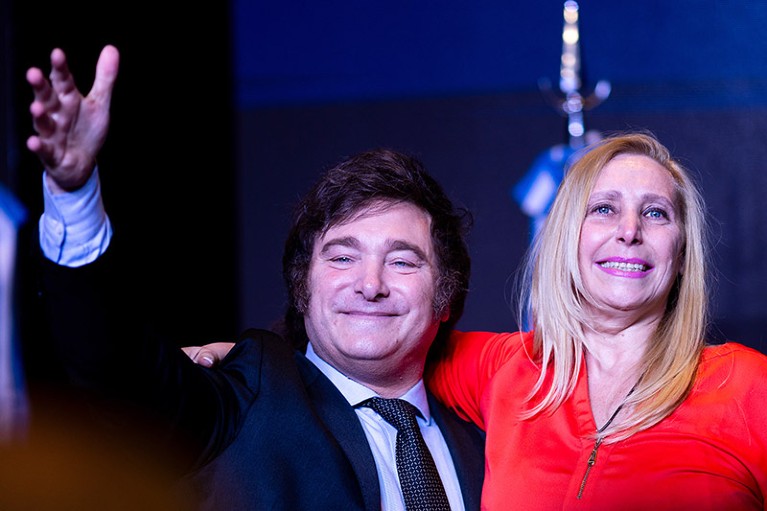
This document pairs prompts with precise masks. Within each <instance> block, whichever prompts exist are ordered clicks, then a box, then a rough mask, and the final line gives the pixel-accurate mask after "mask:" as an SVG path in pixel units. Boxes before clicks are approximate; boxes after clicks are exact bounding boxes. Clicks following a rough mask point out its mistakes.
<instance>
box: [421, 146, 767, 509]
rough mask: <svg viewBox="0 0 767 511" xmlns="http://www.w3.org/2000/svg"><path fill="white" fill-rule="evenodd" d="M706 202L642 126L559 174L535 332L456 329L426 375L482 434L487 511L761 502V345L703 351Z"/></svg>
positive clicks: (765, 403) (538, 267)
mask: <svg viewBox="0 0 767 511" xmlns="http://www.w3.org/2000/svg"><path fill="white" fill-rule="evenodd" d="M705 232H706V231H705V222H704V209H703V203H702V200H701V197H700V195H699V193H698V192H697V190H696V187H695V185H694V184H693V182H692V181H691V179H690V177H689V175H688V174H687V172H686V171H685V170H684V169H683V168H682V167H681V166H680V165H679V164H678V163H677V162H676V161H674V160H673V159H672V158H671V157H670V155H669V153H668V151H667V150H666V148H665V147H663V146H662V145H661V144H660V143H659V142H658V141H657V140H655V139H654V138H653V137H651V136H648V135H646V134H628V135H622V136H616V137H612V138H609V139H606V140H604V141H602V142H600V143H599V144H597V145H596V146H595V147H593V148H590V149H589V150H588V151H587V152H586V153H585V154H584V155H583V156H582V157H581V158H580V159H579V160H578V161H577V162H576V163H575V164H574V165H573V166H572V168H571V169H570V170H569V171H568V173H567V176H566V178H565V180H564V182H563V183H562V186H561V187H560V190H559V193H558V195H557V198H556V200H555V202H554V204H553V206H552V210H551V212H550V214H549V217H548V220H547V223H546V226H545V227H544V229H543V231H542V232H541V235H540V237H539V238H538V239H537V240H536V242H535V244H534V247H533V249H532V251H531V255H530V260H529V265H528V268H529V271H528V275H529V277H530V278H529V280H528V282H529V283H530V286H529V287H528V288H529V290H530V292H529V296H528V297H527V300H526V304H527V306H528V308H529V312H530V313H531V317H532V319H533V325H534V330H533V331H532V332H529V333H515V334H491V333H481V332H474V333H455V334H454V335H453V337H452V341H451V344H450V349H449V351H448V353H447V354H446V356H445V358H444V359H443V360H442V361H441V362H440V363H438V364H436V365H434V366H433V367H432V372H431V376H430V380H429V381H430V386H431V388H432V390H433V391H434V392H435V394H436V395H437V396H438V397H439V398H440V399H441V400H443V401H444V402H445V403H447V404H448V405H449V406H451V407H452V408H454V409H455V410H456V411H458V412H459V414H460V415H462V416H464V417H465V418H468V419H470V420H472V421H473V422H475V423H476V424H478V425H479V426H480V427H482V428H483V429H484V430H485V431H486V433H487V448H486V475H485V486H484V490H483V495H482V502H483V508H486V509H518V510H519V509H590V510H594V509H605V510H607V509H609V510H615V509H621V510H632V509H636V510H648V509H650V510H654V511H657V510H660V509H696V510H701V509H719V510H721V509H738V510H743V509H765V493H767V357H765V356H764V355H763V354H761V353H759V352H756V351H754V350H751V349H749V348H746V347H744V346H742V345H739V344H735V343H728V344H724V345H720V346H706V343H705V339H704V333H705V328H706V317H707V316H706V309H707V298H706V297H707V292H706V240H705Z"/></svg>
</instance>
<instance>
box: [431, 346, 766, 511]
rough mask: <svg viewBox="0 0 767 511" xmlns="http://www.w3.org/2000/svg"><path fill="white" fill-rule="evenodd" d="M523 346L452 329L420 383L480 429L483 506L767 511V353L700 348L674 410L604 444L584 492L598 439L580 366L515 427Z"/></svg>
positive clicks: (523, 381) (523, 385)
mask: <svg viewBox="0 0 767 511" xmlns="http://www.w3.org/2000/svg"><path fill="white" fill-rule="evenodd" d="M532 337H533V336H532V334H530V333H527V334H520V333H516V334H493V333H487V332H472V333H460V332H457V333H455V334H454V335H453V336H452V338H451V343H450V348H449V350H448V355H447V358H446V360H445V361H444V362H440V363H439V364H438V365H437V366H436V367H435V368H434V371H433V374H432V375H431V376H430V378H429V385H430V388H431V390H432V391H433V392H434V393H435V394H436V395H437V397H439V398H440V399H441V400H442V401H443V402H445V403H446V404H447V405H449V406H451V407H453V408H454V409H455V410H456V411H457V412H458V413H459V414H460V415H461V416H463V417H465V418H467V419H469V420H471V421H473V422H475V423H476V424H477V425H479V426H480V427H481V428H483V429H484V430H485V431H486V432H487V448H486V449H487V451H486V454H485V485H484V489H483V492H482V507H483V509H499V510H507V509H514V510H527V509H535V510H554V509H563V510H564V509H588V510H611V511H613V510H642V511H646V510H651V511H661V510H667V509H668V510H671V509H673V510H687V509H695V510H696V511H700V510H707V509H710V510H749V509H759V510H765V509H767V507H765V496H766V495H767V357H766V356H765V355H763V354H761V353H759V352H758V351H755V350H752V349H750V348H747V347H745V346H742V345H740V344H735V343H728V344H724V345H721V346H711V347H708V348H706V349H705V350H704V353H703V357H702V360H701V364H700V368H699V370H698V374H697V377H696V379H695V384H694V387H693V389H692V391H691V393H690V395H689V396H688V397H687V399H685V401H684V402H683V403H682V404H681V405H680V406H679V408H677V409H676V410H675V411H674V413H672V414H671V415H670V416H669V417H667V418H665V419H664V420H663V421H661V422H660V423H659V424H657V425H655V426H653V427H652V428H650V429H648V430H645V431H641V432H639V433H636V434H634V435H633V436H631V437H630V438H628V439H626V440H623V441H620V442H617V443H615V444H602V445H601V446H600V447H599V450H598V453H597V459H596V463H595V464H594V465H593V466H592V468H591V469H590V471H589V474H588V478H587V480H586V482H585V484H584V483H583V481H584V476H585V474H586V469H587V466H588V460H589V456H590V455H591V453H592V450H593V449H594V443H595V438H594V434H595V431H596V425H595V424H594V419H593V417H592V415H591V406H590V403H589V395H588V385H587V380H586V369H585V364H584V366H583V369H582V371H581V375H580V377H579V379H578V383H577V387H576V389H575V391H574V393H573V395H572V396H571V397H570V398H569V399H568V400H567V401H566V402H565V403H564V404H563V405H562V406H561V407H559V409H557V410H556V411H555V412H554V413H553V414H551V415H547V416H542V417H538V418H536V419H533V420H527V421H522V420H520V419H518V415H519V412H520V410H522V409H524V406H525V397H526V395H527V393H528V392H529V391H530V389H531V388H532V386H533V384H534V383H535V381H536V379H537V377H538V374H539V373H538V367H537V366H536V365H535V364H534V363H533V362H531V361H530V359H529V357H528V353H530V352H531V347H532ZM523 344H524V347H525V348H526V349H523ZM581 485H583V491H582V495H581V498H580V499H579V498H578V492H579V490H580V488H581Z"/></svg>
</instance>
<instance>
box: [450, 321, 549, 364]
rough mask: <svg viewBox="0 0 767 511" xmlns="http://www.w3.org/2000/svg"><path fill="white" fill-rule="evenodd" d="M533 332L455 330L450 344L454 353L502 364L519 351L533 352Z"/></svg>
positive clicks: (527, 353)
mask: <svg viewBox="0 0 767 511" xmlns="http://www.w3.org/2000/svg"><path fill="white" fill-rule="evenodd" d="M533 337H534V336H533V332H484V331H474V332H462V331H458V330H456V331H454V332H453V333H452V334H451V336H450V346H451V350H453V352H454V354H458V353H461V354H462V355H463V356H464V357H474V358H476V359H477V360H483V361H484V363H491V364H492V365H496V366H497V365H500V364H504V363H505V362H507V361H508V360H509V359H511V358H513V357H514V356H515V355H517V354H519V353H524V354H526V355H525V356H526V357H527V358H529V354H530V353H532V348H533Z"/></svg>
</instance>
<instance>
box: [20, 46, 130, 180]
mask: <svg viewBox="0 0 767 511" xmlns="http://www.w3.org/2000/svg"><path fill="white" fill-rule="evenodd" d="M119 65H120V54H119V53H118V51H117V48H115V47H114V46H106V47H104V49H103V50H102V51H101V55H100V56H99V60H98V63H97V64H96V77H95V80H94V81H93V87H92V88H91V90H90V92H89V93H88V95H87V96H85V97H84V96H83V95H82V94H81V93H80V91H79V90H78V89H77V86H76V85H75V81H74V77H73V76H72V74H71V73H70V72H69V67H68V66H67V58H66V55H64V52H63V51H62V50H60V49H58V48H57V49H55V50H53V52H51V74H50V81H48V80H46V78H45V76H44V75H43V72H42V71H41V70H40V69H38V68H34V67H33V68H30V69H29V70H28V71H27V81H28V82H29V84H30V85H31V86H32V90H33V92H34V96H35V97H34V100H33V101H32V105H31V106H30V108H29V110H30V112H31V114H32V124H33V126H34V129H35V131H36V132H37V134H36V135H32V136H31V137H29V139H28V140H27V147H28V148H29V150H30V151H32V152H33V153H35V154H37V156H38V157H39V158H40V161H42V163H43V165H44V166H45V168H46V170H47V171H48V173H47V175H48V186H49V187H50V188H51V190H52V191H53V192H54V193H58V192H62V191H72V190H76V189H77V188H79V187H81V186H82V185H83V184H84V183H85V182H86V181H87V180H88V178H89V177H90V175H91V173H92V172H93V169H94V167H95V164H96V155H97V154H98V152H99V150H100V149H101V147H102V146H103V145H104V140H105V139H106V136H107V131H108V129H109V104H110V102H111V99H112V89H113V88H114V84H115V80H116V79H117V71H118V68H119Z"/></svg>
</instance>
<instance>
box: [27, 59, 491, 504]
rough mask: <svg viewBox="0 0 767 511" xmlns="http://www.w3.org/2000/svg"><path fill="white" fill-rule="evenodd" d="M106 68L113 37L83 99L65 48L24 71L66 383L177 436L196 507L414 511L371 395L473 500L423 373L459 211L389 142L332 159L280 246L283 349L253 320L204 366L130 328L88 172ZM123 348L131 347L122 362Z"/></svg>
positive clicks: (474, 491)
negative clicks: (410, 427) (414, 433)
mask: <svg viewBox="0 0 767 511" xmlns="http://www.w3.org/2000/svg"><path fill="white" fill-rule="evenodd" d="M118 62H119V56H118V53H117V50H116V49H115V48H113V47H106V48H105V49H104V50H103V51H102V54H101V56H100V58H99V62H98V65H97V72H96V79H95V82H94V86H93V89H92V90H91V92H90V94H89V95H88V96H87V97H83V96H82V95H81V94H80V93H79V91H78V90H77V89H76V87H75V85H74V81H73V79H72V76H71V74H70V73H69V71H68V68H67V65H66V59H65V56H64V54H63V52H61V51H60V50H54V52H53V53H52V55H51V64H52V68H53V69H52V72H51V80H50V82H49V81H48V80H46V79H45V78H44V77H43V74H42V73H41V71H40V70H39V69H35V68H33V69H30V71H29V72H28V73H27V80H28V81H29V83H30V84H31V85H32V88H33V90H34V93H35V100H34V102H33V104H32V106H31V108H30V111H31V112H32V117H33V123H34V127H35V130H36V132H37V134H36V135H34V136H32V137H30V139H29V140H28V142H27V145H28V147H29V149H30V150H31V151H33V152H34V153H36V154H37V155H38V156H39V157H40V159H41V160H42V162H43V164H44V165H45V168H46V174H45V178H44V182H45V186H44V188H45V191H44V194H45V204H46V210H45V214H44V215H43V218H42V220H41V222H40V226H41V233H40V240H41V247H42V251H43V253H44V255H45V260H44V261H43V263H42V266H43V270H42V279H41V282H42V290H41V296H42V297H43V302H44V305H45V307H46V310H47V317H48V320H49V321H50V328H51V331H52V335H53V337H54V338H55V340H56V342H57V343H58V344H59V345H60V348H61V351H62V352H64V353H67V355H68V359H67V368H68V370H69V371H70V374H71V375H72V380H73V381H74V382H75V383H76V384H78V385H79V386H81V387H83V388H85V389H89V390H90V391H93V392H97V393H99V394H100V395H102V396H103V395H107V394H108V395H109V397H110V399H120V400H125V401H127V402H132V403H134V404H135V403H139V404H140V405H141V407H143V408H145V409H147V410H151V411H153V412H154V414H155V415H156V416H160V417H161V418H162V422H163V424H166V425H167V427H168V429H167V433H168V434H170V435H173V436H174V437H177V438H184V439H185V440H186V442H185V443H186V445H187V446H191V453H192V455H191V456H189V457H187V458H185V459H184V460H185V461H184V469H185V471H186V472H187V476H186V478H185V483H188V484H189V486H190V487H191V488H192V489H193V491H194V492H195V493H196V495H197V497H198V500H199V501H200V502H201V504H202V506H203V507H205V508H210V509H286V510H288V509H290V510H296V509H368V510H374V509H382V508H383V509H392V510H397V509H406V507H407V509H410V507H409V505H410V504H409V502H410V501H409V499H410V498H412V497H410V496H409V490H403V488H402V487H401V485H400V482H401V481H402V478H403V477H405V476H403V474H402V473H400V472H399V471H398V463H399V462H400V459H399V457H400V454H399V449H400V446H399V445H398V443H397V438H398V435H399V433H398V429H397V428H399V427H400V426H396V427H395V426H394V425H392V424H393V423H390V422H389V421H390V419H389V418H386V419H384V418H383V417H382V415H379V413H381V414H383V415H386V414H385V413H383V412H379V411H377V410H378V409H377V408H376V410H374V408H375V407H374V406H373V404H371V403H372V402H373V401H371V399H373V400H374V401H375V398H379V397H380V398H398V399H399V400H404V401H405V402H407V403H410V404H409V405H404V409H407V410H413V409H415V410H417V417H416V421H417V429H418V431H420V435H422V436H423V440H424V441H425V444H426V445H427V446H428V451H429V452H430V454H431V458H432V459H433V465H434V466H435V467H436V471H437V472H438V474H439V477H438V479H439V480H441V485H440V486H442V487H444V491H442V490H439V492H440V493H441V494H442V497H440V498H442V499H443V502H444V506H443V508H447V505H448V502H449V506H450V508H452V509H478V508H479V496H480V490H481V485H482V476H483V469H484V463H483V440H482V436H481V434H480V432H478V431H476V430H475V429H474V427H473V426H471V425H469V424H467V423H465V422H463V421H461V420H459V419H458V418H457V417H455V416H454V415H452V414H451V413H450V412H448V411H446V410H445V409H443V408H442V407H441V406H440V405H439V404H438V403H436V402H435V401H434V400H433V398H432V397H431V396H430V394H428V393H427V391H426V389H425V387H424V384H423V379H422V375H423V371H424V365H425V364H426V361H427V357H435V356H439V347H440V345H441V344H440V338H441V337H442V336H443V335H446V334H447V333H448V332H449V331H450V329H451V327H452V325H453V324H454V323H455V321H457V319H458V318H459V317H460V315H461V312H462V310H463V303H464V300H465V296H466V290H467V287H468V278H469V266H470V262H469V257H468V253H467V250H466V246H465V242H464V238H463V228H464V225H463V221H462V216H461V215H460V214H459V213H458V212H457V211H456V210H455V209H454V207H453V205H452V204H451V202H450V201H449V200H448V199H447V197H446V196H445V194H444V192H443V191H442V189H441V188H440V187H439V185H438V184H437V183H436V182H435V181H434V180H433V178H431V177H430V176H429V175H428V174H427V173H426V172H425V171H424V170H423V168H422V166H421V165H420V163H419V162H418V161H417V160H415V159H413V158H410V157H407V156H405V155H402V154H399V153H396V152H393V151H389V150H375V151H370V152H366V153H362V154H359V155H356V156H353V157H351V158H348V159H347V160H345V161H343V162H341V163H339V164H338V165H337V166H335V167H334V168H333V169H331V170H329V171H328V172H327V173H326V174H325V175H324V176H323V177H322V178H321V179H320V181H319V182H318V183H317V184H316V185H315V187H314V188H313V189H312V190H311V191H310V192H309V193H308V194H307V196H306V197H305V198H304V199H303V200H302V201H301V203H300V204H299V206H298V208H297V209H296V211H297V214H296V217H295V220H294V223H293V227H292V229H291V231H290V234H289V236H288V241H287V243H286V247H285V253H284V257H283V270H284V276H285V281H286V284H287V286H288V290H289V308H288V311H287V314H286V321H285V326H286V333H285V335H286V337H287V338H289V339H290V340H291V341H293V346H291V345H290V344H289V343H288V342H286V341H284V340H283V339H282V338H280V337H278V336H277V335H275V334H273V333H270V332H266V331H260V330H251V331H248V332H246V333H245V334H244V335H243V338H242V339H241V340H240V341H239V342H238V343H237V345H236V347H235V348H234V349H233V350H232V352H231V353H230V354H229V355H228V356H227V357H226V359H225V360H224V361H223V362H222V363H221V364H220V365H219V366H218V367H217V368H215V369H208V368H204V367H201V366H198V365H195V364H194V363H192V362H191V361H190V360H189V359H188V358H187V357H186V356H185V355H184V354H183V353H181V351H180V350H177V349H175V347H174V345H173V344H169V343H166V342H163V341H162V340H158V339H155V338H153V337H152V336H149V335H145V334H144V333H143V332H142V329H141V328H140V327H138V326H137V325H135V324H134V323H136V322H135V321H133V319H134V318H135V317H136V316H137V314H136V313H132V312H131V304H132V303H134V302H132V301H130V300H126V296H129V294H128V293H130V282H125V281H127V280H129V279H125V278H122V279H121V278H120V277H121V276H122V277H125V275H126V273H127V272H124V271H122V272H121V271H119V268H120V266H119V264H120V263H118V262H116V258H117V256H116V254H117V253H119V249H118V248H117V247H116V246H115V245H116V244H117V243H113V242H112V234H111V227H110V225H109V220H108V217H107V216H106V213H105V212H104V210H103V206H102V203H101V197H100V190H99V184H98V174H97V172H96V165H95V158H96V154H97V153H98V151H99V149H100V147H101V145H102V144H103V142H104V139H105V137H106V132H107V128H108V124H109V114H108V111H109V103H110V98H111V91H112V87H113V85H114V82H115V79H116V76H117V69H118ZM114 266H116V267H117V271H115V270H114V269H112V267H114ZM435 339H436V341H435ZM137 343H138V346H137ZM126 345H130V346H131V350H132V351H133V352H138V353H141V354H142V355H141V356H140V357H136V358H134V359H132V360H130V362H129V363H126V357H125V355H124V353H123V348H124V347H125V346H126ZM296 347H298V348H299V349H296ZM384 402H386V403H389V402H390V401H384ZM396 403H398V405H397V406H399V404H401V401H396ZM411 405H412V406H411ZM413 407H414V408H413ZM401 438H404V436H403V437H401ZM419 438H420V436H419ZM405 448H406V449H407V448H408V447H407V446H406V447H405ZM427 457H428V456H427ZM429 463H432V462H429ZM419 470H420V469H419ZM419 476H420V474H419ZM403 484H404V483H403ZM445 499H446V500H445ZM429 507H430V506H429Z"/></svg>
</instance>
